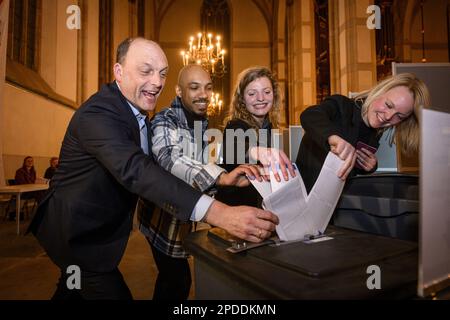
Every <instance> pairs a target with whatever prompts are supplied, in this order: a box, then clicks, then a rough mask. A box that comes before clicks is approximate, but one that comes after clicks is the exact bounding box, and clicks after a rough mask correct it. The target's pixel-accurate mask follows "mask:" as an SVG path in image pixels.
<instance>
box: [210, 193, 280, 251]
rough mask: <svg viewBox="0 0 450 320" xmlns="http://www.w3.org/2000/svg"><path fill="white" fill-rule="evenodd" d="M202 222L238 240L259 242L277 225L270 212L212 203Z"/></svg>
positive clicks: (269, 234)
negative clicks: (220, 229)
mask: <svg viewBox="0 0 450 320" xmlns="http://www.w3.org/2000/svg"><path fill="white" fill-rule="evenodd" d="M204 221H205V222H207V223H209V224H211V225H214V226H217V227H220V228H222V229H225V230H226V231H227V232H228V233H230V234H232V235H233V236H236V237H238V238H241V239H244V240H247V241H251V242H261V241H263V240H264V239H267V238H269V237H270V236H271V235H272V232H273V231H274V230H275V225H277V224H278V217H277V216H276V215H275V214H273V213H272V212H270V211H265V210H261V209H258V208H253V207H247V206H239V207H230V206H227V205H226V204H223V203H222V202H219V201H214V202H213V203H212V204H211V206H210V207H209V209H208V211H207V213H206V216H205V219H204Z"/></svg>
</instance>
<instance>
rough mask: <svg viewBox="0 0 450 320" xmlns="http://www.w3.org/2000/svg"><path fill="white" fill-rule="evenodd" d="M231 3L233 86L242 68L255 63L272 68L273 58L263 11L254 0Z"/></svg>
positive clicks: (231, 69) (235, 0)
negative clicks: (271, 61)
mask: <svg viewBox="0 0 450 320" xmlns="http://www.w3.org/2000/svg"><path fill="white" fill-rule="evenodd" d="M230 3H231V8H230V9H231V22H232V24H231V25H232V26H231V41H232V44H233V46H232V48H231V50H232V56H231V68H230V72H231V79H230V81H231V85H230V88H233V87H234V84H235V81H236V78H237V76H238V74H239V73H240V72H241V71H242V70H244V69H245V68H248V67H250V66H254V65H261V66H266V67H269V68H270V67H271V63H270V60H271V59H270V37H269V31H268V28H267V23H266V21H265V20H264V17H263V15H262V13H261V11H260V10H259V9H258V8H257V7H256V5H255V4H254V3H253V1H248V0H245V1H240V0H234V1H230ZM228 51H230V49H228ZM230 94H232V92H230ZM228 101H230V100H228Z"/></svg>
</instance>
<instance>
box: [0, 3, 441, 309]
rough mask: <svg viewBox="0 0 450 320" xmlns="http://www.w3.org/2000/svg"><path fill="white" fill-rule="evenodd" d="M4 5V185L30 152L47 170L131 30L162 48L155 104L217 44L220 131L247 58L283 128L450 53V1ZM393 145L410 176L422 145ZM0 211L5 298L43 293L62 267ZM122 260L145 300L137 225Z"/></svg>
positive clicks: (0, 127) (0, 287)
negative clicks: (266, 86) (414, 150)
mask: <svg viewBox="0 0 450 320" xmlns="http://www.w3.org/2000/svg"><path fill="white" fill-rule="evenodd" d="M0 8H1V17H0V19H1V21H0V22H1V23H0V41H1V43H0V49H1V52H0V62H1V65H0V71H1V73H0V74H1V82H0V101H1V103H0V152H1V157H0V186H4V185H6V184H7V181H8V179H13V178H14V173H15V171H16V169H17V168H19V167H20V166H21V165H22V161H23V159H24V157H26V156H32V157H33V158H34V166H35V168H36V171H37V175H38V176H43V175H44V171H45V169H46V168H47V167H48V162H49V160H50V159H51V158H52V157H55V156H58V155H59V152H60V148H61V143H62V140H63V138H64V134H65V132H66V129H67V126H68V124H69V121H70V119H71V118H72V116H73V114H74V113H75V111H76V110H77V109H78V108H79V106H80V105H81V104H82V103H83V102H84V101H86V100H87V99H88V98H89V97H90V96H91V95H93V94H94V93H96V92H97V91H98V90H99V89H100V88H101V87H102V85H104V84H106V83H108V82H111V81H113V79H114V78H113V65H114V63H115V62H116V48H117V46H118V45H119V43H121V42H122V41H123V40H124V39H126V38H128V37H144V38H147V39H151V40H153V41H155V42H157V43H158V44H159V45H160V46H161V48H162V49H163V51H164V52H165V54H166V56H167V59H168V64H169V73H168V76H167V80H166V84H165V87H164V90H163V91H162V94H161V96H160V97H159V99H158V101H157V107H156V110H155V112H159V111H160V110H162V109H164V108H165V107H167V106H169V105H170V102H171V100H172V99H173V97H174V95H175V86H176V83H177V74H178V71H179V70H180V69H181V68H182V67H183V65H184V64H186V63H187V60H188V56H187V54H188V53H189V52H192V51H195V50H197V51H200V47H202V45H204V44H205V43H206V46H208V50H209V51H214V52H212V53H211V55H214V57H215V58H216V61H215V62H214V63H217V64H215V65H214V66H213V67H212V69H211V71H212V76H213V77H212V78H213V82H214V92H215V93H218V95H217V99H216V100H217V101H215V103H213V104H212V105H211V106H210V107H211V109H210V110H209V111H208V114H209V121H210V124H209V125H210V127H213V128H218V129H220V130H221V129H223V127H222V126H223V122H224V119H225V117H226V116H227V113H228V106H229V104H230V102H231V95H232V90H233V87H234V85H235V81H236V78H237V76H238V74H239V73H240V72H241V71H242V70H244V69H245V68H247V67H250V66H255V65H259V66H265V67H268V68H269V69H270V70H272V71H273V72H274V74H275V76H276V79H277V81H278V83H279V85H280V88H281V93H282V104H281V105H282V106H281V108H280V112H279V114H278V115H277V116H278V123H279V130H280V131H281V132H283V130H288V129H289V127H290V126H299V125H300V114H301V113H302V112H303V110H305V109H306V108H307V107H308V106H311V105H315V104H318V103H320V102H321V101H322V100H323V99H324V98H325V97H327V96H330V95H332V94H342V95H346V96H348V95H351V94H352V93H358V92H362V91H364V90H368V89H370V88H371V87H372V86H374V85H375V84H376V83H377V82H378V81H380V80H382V79H384V78H385V77H387V76H389V75H391V74H392V72H393V70H392V69H393V63H394V64H395V63H417V64H448V63H449V62H450V44H449V42H450V1H449V0H189V1H188V0H2V1H1V4H0ZM209 45H211V49H210V47H209ZM192 47H195V49H194V50H192ZM208 54H209V53H208ZM150 116H151V115H150ZM281 135H283V134H281ZM284 143H286V142H284ZM396 148H397V167H398V171H399V172H401V173H413V174H414V173H416V174H417V173H418V172H419V154H414V155H403V154H402V153H401V150H400V146H398V145H397V146H396ZM2 203H3V202H2ZM1 214H2V215H1V216H0V239H2V240H1V244H0V248H1V251H0V279H2V280H1V281H0V299H3V300H10V299H13V300H22V299H25V300H26V299H38V300H40V299H44V300H46V299H49V298H50V297H51V292H52V290H53V286H54V281H56V279H57V276H58V273H57V268H56V267H55V266H53V265H52V264H51V262H50V261H49V259H48V258H46V257H45V253H43V251H42V250H40V249H39V245H38V244H37V242H36V241H35V240H34V239H33V238H32V237H31V236H30V235H28V236H24V234H23V233H24V232H25V229H26V225H27V224H28V223H29V221H30V218H29V217H28V218H27V217H26V216H25V219H24V220H25V221H22V222H21V225H20V232H21V234H20V235H16V223H15V221H8V219H6V214H5V213H4V211H3V207H2V212H1ZM194 260H195V259H194ZM192 262H193V261H192V259H191V263H192ZM121 268H123V269H124V271H123V273H124V276H125V279H126V281H127V282H128V283H129V285H130V288H131V290H132V292H133V295H134V297H135V299H151V290H152V288H153V283H152V282H153V281H154V279H155V272H156V268H155V266H154V263H153V261H152V257H151V254H150V252H149V249H148V244H147V243H146V242H145V240H143V239H142V236H141V235H140V234H139V231H138V230H134V231H133V233H132V236H131V239H130V242H129V245H128V248H127V252H126V255H125V258H124V260H123V262H122V265H121ZM32 269H35V271H38V272H35V271H32ZM30 270H31V271H30ZM38 273H39V274H40V275H38ZM42 274H45V275H44V276H42ZM150 274H151V276H150ZM3 279H9V280H6V281H3ZM21 279H25V282H26V283H27V284H28V286H30V285H32V286H33V287H35V289H33V290H28V289H27V287H26V286H25V285H24V284H23V283H22V282H23V281H22V280H21ZM190 298H191V299H195V292H194V290H193V291H192V292H191V294H190Z"/></svg>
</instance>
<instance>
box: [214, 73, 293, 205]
mask: <svg viewBox="0 0 450 320" xmlns="http://www.w3.org/2000/svg"><path fill="white" fill-rule="evenodd" d="M280 104H281V94H280V89H279V86H278V82H277V81H276V79H275V77H274V75H273V74H272V72H271V71H270V70H269V69H268V68H266V67H261V66H255V67H250V68H247V69H245V70H244V71H242V72H241V73H240V74H239V76H238V81H237V83H236V86H235V88H234V93H233V98H232V101H231V105H230V111H229V115H228V117H227V119H226V121H227V123H226V126H225V134H224V140H223V152H222V158H223V160H224V165H223V166H224V168H225V169H226V170H227V171H228V172H230V171H231V170H233V169H234V168H235V167H237V166H238V165H239V164H240V163H241V162H242V161H240V160H244V161H243V162H244V163H250V162H251V161H252V160H254V161H260V163H261V164H263V165H264V166H266V168H267V166H271V167H272V169H274V168H275V166H276V164H280V169H281V171H282V173H283V176H284V179H285V180H287V179H288V177H287V171H290V172H291V174H292V175H295V173H294V172H293V168H292V165H291V163H290V161H289V159H288V157H287V156H286V155H285V154H284V152H282V151H278V150H275V149H271V148H270V147H271V130H272V128H276V127H277V117H278V111H279V108H280ZM236 130H242V131H243V132H245V133H246V136H244V137H241V138H243V139H245V147H244V150H240V149H239V148H238V146H239V144H240V143H241V142H242V141H238V140H239V139H240V138H239V137H237V136H236V135H234V138H233V139H228V138H227V136H228V133H229V131H231V132H233V134H235V133H236ZM250 136H253V137H254V142H255V144H256V145H252V143H251V141H250V139H251V138H249V137H250ZM231 149H232V150H231ZM231 151H234V152H233V154H232V156H229V154H228V153H229V152H231ZM274 172H276V171H275V170H274ZM277 175H278V174H276V176H275V177H276V179H277V180H279V179H280V177H279V176H277ZM216 198H217V199H218V200H220V201H223V202H225V203H227V204H229V205H250V206H259V205H260V203H261V197H260V196H259V194H258V192H257V191H256V190H255V189H254V188H253V186H249V187H246V188H239V189H237V188H233V187H226V188H222V189H220V190H219V193H218V194H217V196H216Z"/></svg>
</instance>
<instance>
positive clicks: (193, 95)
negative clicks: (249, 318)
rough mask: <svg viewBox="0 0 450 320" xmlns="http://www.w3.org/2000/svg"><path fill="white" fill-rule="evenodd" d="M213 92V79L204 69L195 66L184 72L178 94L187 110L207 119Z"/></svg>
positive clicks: (177, 90) (177, 89)
mask: <svg viewBox="0 0 450 320" xmlns="http://www.w3.org/2000/svg"><path fill="white" fill-rule="evenodd" d="M212 92H213V83H212V81H211V77H210V76H209V73H208V72H206V71H205V70H204V69H203V68H202V67H200V66H197V65H193V66H190V67H188V68H186V69H184V70H183V71H182V74H181V75H180V81H179V84H178V85H177V87H176V93H177V96H179V97H180V98H181V101H182V102H183V106H184V107H185V108H186V109H188V110H189V111H191V112H192V113H194V114H196V115H198V116H201V117H205V116H206V111H207V110H208V105H209V102H210V100H211V95H212Z"/></svg>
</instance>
